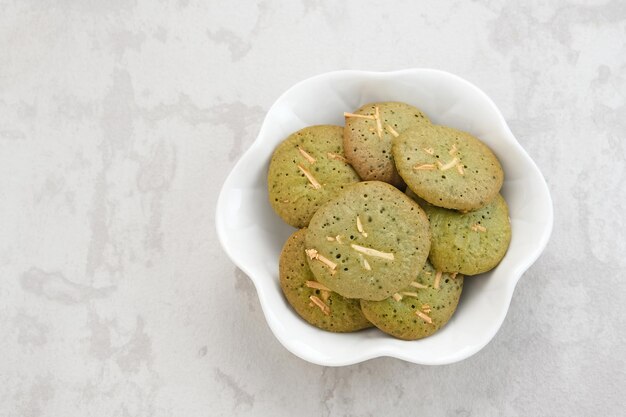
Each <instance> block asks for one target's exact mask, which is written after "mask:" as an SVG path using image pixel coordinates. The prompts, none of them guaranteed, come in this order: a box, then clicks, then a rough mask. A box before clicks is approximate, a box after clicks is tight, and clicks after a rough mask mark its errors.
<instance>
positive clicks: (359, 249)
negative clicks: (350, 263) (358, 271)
mask: <svg viewBox="0 0 626 417" xmlns="http://www.w3.org/2000/svg"><path fill="white" fill-rule="evenodd" d="M350 246H352V249H354V250H355V251H357V252H361V253H362V254H364V255H369V256H375V257H378V258H383V259H388V260H390V261H393V260H394V259H395V257H394V256H393V253H388V252H381V251H379V250H376V249H372V248H366V247H364V246H359V245H355V244H354V243H352V244H351V245H350Z"/></svg>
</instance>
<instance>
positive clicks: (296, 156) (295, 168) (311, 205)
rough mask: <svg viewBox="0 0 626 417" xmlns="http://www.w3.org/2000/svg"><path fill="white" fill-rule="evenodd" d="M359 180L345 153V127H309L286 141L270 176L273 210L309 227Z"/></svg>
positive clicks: (275, 158)
mask: <svg viewBox="0 0 626 417" xmlns="http://www.w3.org/2000/svg"><path fill="white" fill-rule="evenodd" d="M357 181H359V176H358V175H357V173H356V172H355V171H354V169H352V167H351V166H350V164H348V162H347V161H346V159H345V157H344V154H343V128H341V127H340V126H330V125H322V126H311V127H307V128H304V129H302V130H299V131H297V132H296V133H294V134H292V135H291V136H289V137H288V138H287V139H285V140H284V141H283V142H282V143H281V144H280V145H278V147H277V148H276V150H275V151H274V154H273V155H272V160H271V162H270V168H269V172H268V175H267V187H268V191H269V200H270V204H271V205H272V208H273V209H274V211H276V213H277V214H278V215H279V216H280V217H281V218H282V219H283V220H284V221H286V222H287V223H289V224H290V225H292V226H294V227H304V226H306V225H308V224H309V220H311V216H313V213H315V212H316V211H317V209H318V208H319V206H321V205H322V204H324V203H326V202H327V201H328V200H330V199H332V198H333V197H336V196H337V195H338V194H339V192H340V191H341V190H342V189H343V187H344V186H345V185H346V184H350V183H354V182H357Z"/></svg>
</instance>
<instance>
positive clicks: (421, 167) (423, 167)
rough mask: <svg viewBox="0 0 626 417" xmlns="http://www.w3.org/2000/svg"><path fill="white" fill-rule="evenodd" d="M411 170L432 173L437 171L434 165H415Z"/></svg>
mask: <svg viewBox="0 0 626 417" xmlns="http://www.w3.org/2000/svg"><path fill="white" fill-rule="evenodd" d="M437 162H439V161H437ZM413 169H414V170H416V171H434V170H436V169H437V167H436V166H435V164H421V165H415V166H414V167H413Z"/></svg>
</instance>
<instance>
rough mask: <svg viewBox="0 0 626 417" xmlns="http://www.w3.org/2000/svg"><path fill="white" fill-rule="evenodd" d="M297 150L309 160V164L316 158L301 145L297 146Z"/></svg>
mask: <svg viewBox="0 0 626 417" xmlns="http://www.w3.org/2000/svg"><path fill="white" fill-rule="evenodd" d="M298 150H299V151H300V153H301V154H302V156H304V158H305V159H306V160H307V161H309V163H310V164H314V163H315V161H316V159H315V158H313V157H312V156H311V155H310V154H309V153H308V152H307V151H305V150H304V149H302V148H301V147H299V146H298Z"/></svg>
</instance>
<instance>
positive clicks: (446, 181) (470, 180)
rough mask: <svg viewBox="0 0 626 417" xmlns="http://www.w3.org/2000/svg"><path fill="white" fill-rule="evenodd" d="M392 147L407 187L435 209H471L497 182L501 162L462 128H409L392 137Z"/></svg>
mask: <svg viewBox="0 0 626 417" xmlns="http://www.w3.org/2000/svg"><path fill="white" fill-rule="evenodd" d="M392 151H393V156H394V158H395V161H396V167H397V168H398V172H399V173H400V176H401V177H402V178H403V179H404V181H406V183H407V185H408V186H409V188H410V189H411V190H412V191H414V192H415V194H417V195H418V196H420V197H421V198H423V199H424V200H426V201H428V202H429V203H431V204H434V205H436V206H439V207H445V208H449V209H456V210H476V209H479V208H481V207H484V206H486V205H487V204H489V203H490V202H491V201H492V200H493V199H494V198H495V196H496V195H497V194H498V191H499V190H500V187H501V186H502V181H503V178H504V174H503V172H502V167H501V166H500V162H499V161H498V159H497V158H496V156H495V155H494V154H493V152H491V150H490V149H489V148H488V147H487V146H486V145H485V144H484V143H482V142H481V141H480V140H478V139H476V138H475V137H474V136H472V135H470V134H469V133H467V132H463V131H460V130H457V129H453V128H451V127H445V126H436V125H430V126H427V125H425V126H421V127H419V128H413V129H409V130H407V131H405V132H403V133H402V134H401V135H400V136H399V137H397V138H396V139H395V140H394V142H393V147H392Z"/></svg>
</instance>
